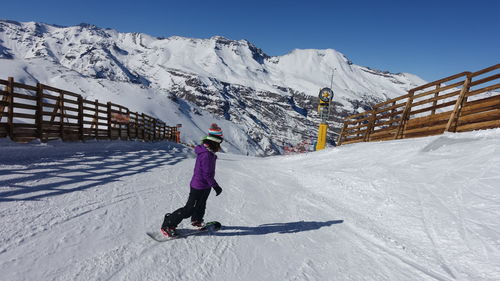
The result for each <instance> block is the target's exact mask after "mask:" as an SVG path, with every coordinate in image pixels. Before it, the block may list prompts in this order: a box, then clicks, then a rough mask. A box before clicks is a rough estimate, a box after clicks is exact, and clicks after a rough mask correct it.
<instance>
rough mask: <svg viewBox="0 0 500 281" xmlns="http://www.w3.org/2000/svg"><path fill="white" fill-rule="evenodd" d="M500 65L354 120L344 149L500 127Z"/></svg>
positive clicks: (431, 86)
mask: <svg viewBox="0 0 500 281" xmlns="http://www.w3.org/2000/svg"><path fill="white" fill-rule="evenodd" d="M499 88H500V64H496V65H493V66H491V67H488V68H485V69H482V70H480V71H477V72H462V73H458V74H455V75H452V76H449V77H446V78H443V79H441V80H438V81H434V82H431V83H428V84H425V85H422V86H419V87H416V88H413V89H411V90H409V91H408V94H406V95H403V96H400V97H397V98H395V99H391V100H388V101H386V102H383V103H379V104H377V105H375V106H373V109H372V110H371V111H367V112H363V113H359V114H355V115H351V116H348V117H347V118H345V120H344V126H343V128H342V131H341V133H340V135H339V139H338V141H337V144H338V145H341V144H348V143H355V142H367V141H382V140H392V139H403V138H413V137H423V136H430V135H436V134H442V133H444V132H463V131H472V130H478V129H488V128H496V127H500V92H499V91H496V90H498V89H499Z"/></svg>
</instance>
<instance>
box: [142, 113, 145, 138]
mask: <svg viewBox="0 0 500 281" xmlns="http://www.w3.org/2000/svg"><path fill="white" fill-rule="evenodd" d="M141 117H142V123H141V125H142V140H146V117H145V116H144V113H141Z"/></svg>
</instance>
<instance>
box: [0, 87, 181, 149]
mask: <svg viewBox="0 0 500 281" xmlns="http://www.w3.org/2000/svg"><path fill="white" fill-rule="evenodd" d="M2 85H3V86H4V87H2ZM1 88H4V89H3V90H1ZM0 137H10V138H11V139H12V140H14V141H17V142H27V141H30V140H33V139H37V138H38V139H40V140H41V141H42V142H46V141H48V140H53V139H62V140H63V141H77V140H90V139H99V140H104V139H106V140H117V139H122V140H133V139H140V140H145V141H159V140H169V141H177V140H178V134H177V127H170V126H167V125H166V124H165V123H164V122H163V121H161V120H158V119H156V118H154V117H151V116H148V115H146V114H144V113H138V112H130V110H129V109H128V108H126V107H124V106H121V105H118V104H114V103H111V102H108V103H106V104H103V103H100V102H99V101H98V100H94V101H89V100H86V99H84V98H82V96H80V95H78V94H75V93H72V92H69V91H65V90H61V89H57V88H54V87H51V86H47V85H44V84H40V83H39V84H37V86H36V87H34V86H29V85H24V84H21V83H16V82H14V79H13V78H12V77H9V79H8V80H0Z"/></svg>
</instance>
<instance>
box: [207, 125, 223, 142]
mask: <svg viewBox="0 0 500 281" xmlns="http://www.w3.org/2000/svg"><path fill="white" fill-rule="evenodd" d="M203 139H204V140H211V141H214V142H216V143H221V142H222V141H223V140H224V135H223V134H222V129H221V128H220V127H219V126H218V125H217V124H215V123H213V124H212V125H211V126H210V128H208V135H207V136H206V137H204V138H203Z"/></svg>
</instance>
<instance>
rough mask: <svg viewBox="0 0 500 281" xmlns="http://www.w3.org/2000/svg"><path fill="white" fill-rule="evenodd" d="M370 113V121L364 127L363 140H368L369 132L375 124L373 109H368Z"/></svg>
mask: <svg viewBox="0 0 500 281" xmlns="http://www.w3.org/2000/svg"><path fill="white" fill-rule="evenodd" d="M370 113H371V115H372V116H371V118H370V123H368V126H367V127H366V132H365V137H364V138H363V141H365V142H366V141H370V134H371V133H372V130H373V127H374V125H375V116H376V115H377V114H376V113H375V109H374V110H371V111H370Z"/></svg>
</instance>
